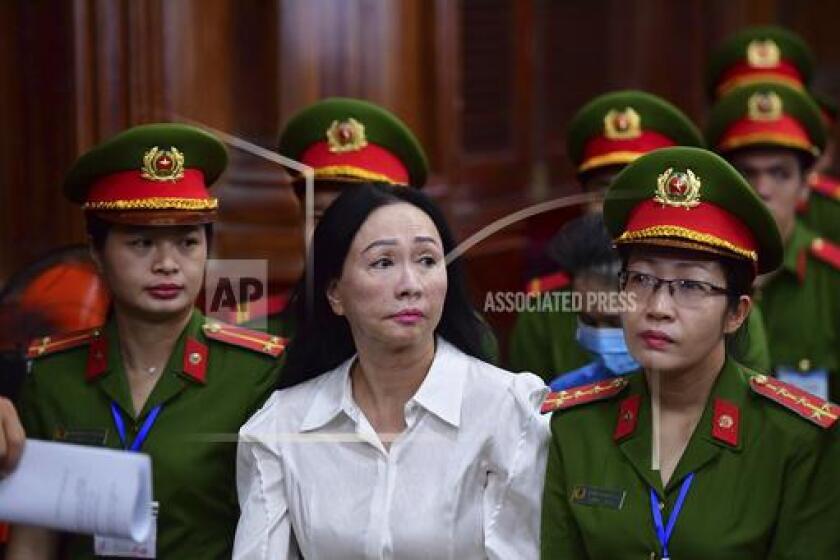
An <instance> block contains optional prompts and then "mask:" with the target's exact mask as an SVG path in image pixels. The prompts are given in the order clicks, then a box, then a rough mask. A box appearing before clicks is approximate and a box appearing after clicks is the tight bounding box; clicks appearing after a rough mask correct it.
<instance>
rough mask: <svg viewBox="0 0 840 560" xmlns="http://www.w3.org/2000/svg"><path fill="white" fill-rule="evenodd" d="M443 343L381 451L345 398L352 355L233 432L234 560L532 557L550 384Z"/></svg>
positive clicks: (277, 396)
mask: <svg viewBox="0 0 840 560" xmlns="http://www.w3.org/2000/svg"><path fill="white" fill-rule="evenodd" d="M437 342H438V344H437V350H436V352H435V357H434V360H433V362H432V366H431V368H430V370H429V373H428V374H427V376H426V378H425V379H424V380H423V383H422V384H421V386H420V388H419V389H418V390H417V393H416V394H415V395H414V396H413V397H412V398H411V399H410V400H409V401H408V402H407V403H406V405H405V420H406V428H405V431H404V432H402V433H401V434H399V436H398V437H397V438H396V439H395V440H394V441H393V442H392V443H391V446H390V448H389V449H386V448H385V447H384V446H383V445H382V443H381V441H380V439H379V437H378V436H377V434H376V433H375V432H374V430H373V428H372V427H371V425H370V423H369V422H368V420H367V419H366V418H365V415H364V413H362V411H361V410H360V409H359V407H358V406H357V405H356V403H355V402H354V400H353V395H352V390H351V382H350V376H349V372H350V366H351V365H352V364H353V361H354V360H355V358H351V359H350V360H347V361H346V362H345V363H343V364H342V365H340V366H339V367H337V368H336V369H334V370H332V371H329V372H327V373H324V374H323V375H320V376H318V377H317V378H315V379H312V380H310V381H307V382H305V383H302V384H300V385H297V386H294V387H291V388H289V389H285V390H282V391H277V392H275V393H274V394H273V395H272V397H271V398H270V399H269V400H268V402H267V403H266V404H265V406H264V407H263V408H262V409H261V410H260V411H259V412H258V413H257V414H255V415H254V416H253V417H252V418H251V419H250V420H249V421H248V423H247V424H245V426H243V427H242V429H241V430H240V434H239V435H240V437H239V447H238V457H237V473H236V482H237V489H238V492H239V502H240V506H241V508H242V516H241V518H240V520H239V526H238V527H237V530H236V542H235V545H234V554H233V556H234V558H236V559H246V558H247V559H271V560H278V559H285V558H300V557H304V558H306V559H307V560H316V559H338V558H341V559H345V558H347V559H350V558H354V559H355V558H366V559H373V558H376V559H386V558H388V559H389V558H398V559H400V560H410V559H413V558H424V559H428V558H435V559H445V558H452V559H458V560H461V559H467V558H503V559H505V560H508V559H529V558H537V557H538V556H539V528H540V506H541V500H542V489H543V478H544V476H545V461H546V450H547V442H548V434H549V430H548V419H547V417H541V416H540V414H539V406H540V403H541V402H542V400H543V398H544V397H545V394H546V392H547V389H546V388H545V386H544V384H543V382H542V381H541V380H540V379H539V378H538V377H536V376H535V375H532V374H528V373H526V374H513V373H510V372H507V371H504V370H502V369H499V368H497V367H494V366H492V365H490V364H487V363H485V362H482V361H480V360H478V359H475V358H473V357H471V356H468V355H467V354H464V353H463V352H461V351H460V350H458V349H457V348H455V347H454V346H452V345H451V344H449V343H447V342H446V341H445V340H443V339H441V338H438V341H437Z"/></svg>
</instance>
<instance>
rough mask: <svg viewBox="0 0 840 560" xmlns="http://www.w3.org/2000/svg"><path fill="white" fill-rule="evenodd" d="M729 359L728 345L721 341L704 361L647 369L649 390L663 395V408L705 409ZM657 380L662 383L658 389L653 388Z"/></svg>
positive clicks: (682, 409)
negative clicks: (652, 369)
mask: <svg viewBox="0 0 840 560" xmlns="http://www.w3.org/2000/svg"><path fill="white" fill-rule="evenodd" d="M725 361H726V348H725V344H724V342H723V341H721V342H720V344H719V345H718V346H717V347H715V349H714V350H712V351H711V352H709V353H708V354H707V355H706V357H705V358H704V359H703V360H701V361H700V362H697V363H695V364H692V365H690V366H689V367H687V368H684V369H680V370H672V371H667V372H655V371H650V370H646V371H645V377H646V379H647V383H648V389H649V390H650V392H651V394H657V395H658V396H659V402H660V406H661V408H662V409H663V410H677V411H683V412H687V411H691V410H697V409H700V410H702V409H703V408H705V406H706V401H707V400H708V398H709V394H710V393H711V391H712V387H713V386H714V384H715V381H716V380H717V377H718V374H719V373H720V370H721V369H722V368H723V364H724V362H725ZM654 383H656V384H658V386H657V387H656V388H654V387H652V384H654ZM657 389H658V390H657Z"/></svg>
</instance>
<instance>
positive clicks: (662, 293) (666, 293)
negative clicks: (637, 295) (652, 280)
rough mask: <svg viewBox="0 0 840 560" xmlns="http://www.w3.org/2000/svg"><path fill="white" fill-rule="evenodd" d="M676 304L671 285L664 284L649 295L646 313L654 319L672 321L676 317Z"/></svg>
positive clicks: (649, 317)
mask: <svg viewBox="0 0 840 560" xmlns="http://www.w3.org/2000/svg"><path fill="white" fill-rule="evenodd" d="M674 305H675V303H674V298H673V296H672V295H671V291H670V287H669V286H668V284H662V285H660V286H658V289H657V290H655V291H654V292H653V293H652V294H650V296H649V297H648V300H647V304H646V306H645V314H646V315H647V318H648V319H650V320H652V321H670V320H672V319H673V318H674Z"/></svg>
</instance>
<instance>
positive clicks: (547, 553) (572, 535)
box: [540, 422, 587, 560]
mask: <svg viewBox="0 0 840 560" xmlns="http://www.w3.org/2000/svg"><path fill="white" fill-rule="evenodd" d="M555 425H556V424H555V422H552V437H551V441H550V443H549V447H548V465H547V467H546V473H545V486H544V490H543V504H542V521H541V529H540V557H541V558H543V560H549V559H551V560H561V559H562V560H568V559H576V558H582V559H583V558H586V557H587V556H586V550H585V548H584V546H583V540H582V539H581V536H580V532H579V531H578V528H577V524H576V523H575V519H574V516H573V515H572V511H571V509H570V507H569V497H568V495H567V493H566V474H565V470H564V467H563V455H562V452H561V451H560V446H559V444H558V442H557V441H556V439H555V438H556V436H555V435H554V434H553V432H554V429H555Z"/></svg>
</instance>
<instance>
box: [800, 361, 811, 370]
mask: <svg viewBox="0 0 840 560" xmlns="http://www.w3.org/2000/svg"><path fill="white" fill-rule="evenodd" d="M810 369H811V360H809V359H808V358H802V359H801V360H799V371H809V370H810Z"/></svg>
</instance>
